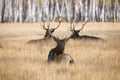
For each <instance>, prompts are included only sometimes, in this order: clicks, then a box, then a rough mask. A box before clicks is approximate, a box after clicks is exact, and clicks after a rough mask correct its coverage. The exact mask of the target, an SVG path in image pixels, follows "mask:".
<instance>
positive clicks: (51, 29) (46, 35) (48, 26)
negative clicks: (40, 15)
mask: <svg viewBox="0 0 120 80" xmlns="http://www.w3.org/2000/svg"><path fill="white" fill-rule="evenodd" d="M60 24H61V21H59V24H58V25H57V27H55V28H50V23H48V25H47V28H46V27H45V22H44V23H43V25H42V27H43V29H44V30H46V33H45V35H44V37H51V35H50V34H52V33H53V32H54V31H55V30H56V29H57V28H58V27H59V26H60Z"/></svg>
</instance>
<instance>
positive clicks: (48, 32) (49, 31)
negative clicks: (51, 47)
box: [27, 22, 61, 43]
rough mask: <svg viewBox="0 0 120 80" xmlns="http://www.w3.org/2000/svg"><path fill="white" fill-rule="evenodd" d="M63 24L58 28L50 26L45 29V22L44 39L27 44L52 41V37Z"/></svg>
mask: <svg viewBox="0 0 120 80" xmlns="http://www.w3.org/2000/svg"><path fill="white" fill-rule="evenodd" d="M60 24H61V22H59V24H58V26H57V27H56V28H50V25H48V28H45V22H44V25H43V29H44V30H45V31H46V33H45V35H44V38H42V39H37V40H30V41H28V42H27V43H40V42H43V41H45V42H46V41H49V40H50V39H51V35H50V34H52V33H53V32H54V31H55V30H56V29H57V28H58V27H59V26H60Z"/></svg>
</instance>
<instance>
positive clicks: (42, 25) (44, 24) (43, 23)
mask: <svg viewBox="0 0 120 80" xmlns="http://www.w3.org/2000/svg"><path fill="white" fill-rule="evenodd" d="M41 26H42V27H43V29H45V30H47V28H45V21H44V23H43V25H41Z"/></svg>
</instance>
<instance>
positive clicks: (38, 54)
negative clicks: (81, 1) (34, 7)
mask: <svg viewBox="0 0 120 80" xmlns="http://www.w3.org/2000/svg"><path fill="white" fill-rule="evenodd" d="M57 24H58V23H51V26H53V27H55V26H57ZM76 26H81V23H78V24H76ZM76 28H77V29H79V28H80V27H76ZM44 34H45V31H44V30H43V29H42V27H41V26H40V24H39V23H33V24H31V23H29V24H28V23H25V24H17V23H13V24H0V45H1V46H2V47H3V48H0V80H120V42H119V41H120V23H88V24H87V25H86V26H85V28H84V29H83V31H81V35H82V34H87V35H93V36H98V37H101V38H103V39H105V40H106V41H107V42H93V41H78V40H75V41H74V40H69V41H68V42H67V44H66V49H65V52H66V53H68V54H70V55H71V56H72V57H73V58H74V61H75V64H74V65H69V64H64V63H60V64H57V63H52V64H47V61H46V60H47V55H48V52H49V50H50V49H51V48H53V47H55V45H56V44H55V43H54V42H53V41H51V42H47V43H46V42H44V43H41V44H36V45H27V44H26V42H27V41H29V40H31V39H39V38H43V36H44ZM70 34H71V32H70V31H69V23H62V24H61V26H60V27H59V28H58V29H57V30H56V31H55V33H54V34H53V35H55V36H58V37H60V38H64V37H69V36H70Z"/></svg>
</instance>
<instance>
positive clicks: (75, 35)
mask: <svg viewBox="0 0 120 80" xmlns="http://www.w3.org/2000/svg"><path fill="white" fill-rule="evenodd" d="M87 23H88V21H86V22H85V23H84V24H82V27H81V29H79V30H76V29H75V26H74V23H73V22H72V23H71V24H70V31H72V34H71V36H70V38H71V39H74V40H75V39H79V40H93V41H105V40H104V39H102V38H100V37H96V36H89V35H79V33H80V31H81V30H83V29H84V26H85V25H86V24H87ZM72 25H73V27H72Z"/></svg>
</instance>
